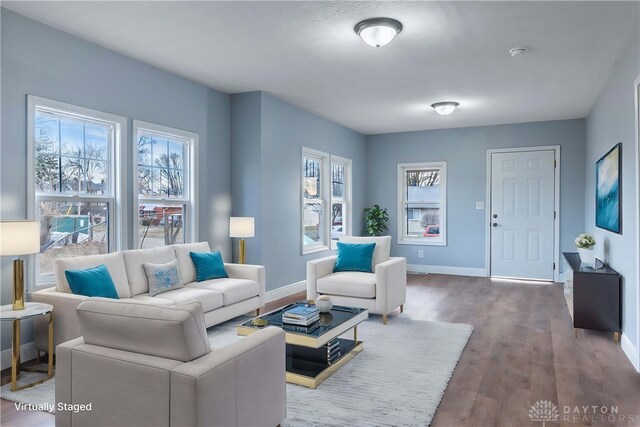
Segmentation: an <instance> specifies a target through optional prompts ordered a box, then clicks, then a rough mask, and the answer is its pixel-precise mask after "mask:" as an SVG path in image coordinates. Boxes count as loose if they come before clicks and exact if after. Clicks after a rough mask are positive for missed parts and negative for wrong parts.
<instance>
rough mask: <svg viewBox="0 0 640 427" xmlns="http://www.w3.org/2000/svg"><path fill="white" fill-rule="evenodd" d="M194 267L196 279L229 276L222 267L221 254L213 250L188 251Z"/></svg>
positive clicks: (199, 280)
mask: <svg viewBox="0 0 640 427" xmlns="http://www.w3.org/2000/svg"><path fill="white" fill-rule="evenodd" d="M189 255H191V260H192V261H193V265H194V267H195V268H196V281H198V282H202V281H205V280H211V279H226V278H228V277H229V275H228V274H227V272H226V271H225V269H224V263H223V262H222V254H220V251H215V252H189Z"/></svg>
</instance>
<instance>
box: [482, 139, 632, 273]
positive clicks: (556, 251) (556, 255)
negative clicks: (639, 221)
mask: <svg viewBox="0 0 640 427" xmlns="http://www.w3.org/2000/svg"><path fill="white" fill-rule="evenodd" d="M551 150H552V151H554V152H555V159H556V168H555V169H554V170H555V176H554V186H555V200H554V204H555V208H554V210H555V211H556V217H555V219H554V220H553V262H554V263H555V265H556V268H555V269H554V270H553V281H554V282H559V281H560V165H561V162H560V146H559V145H542V146H539V147H517V148H491V149H488V150H487V180H486V182H487V193H486V198H485V205H486V209H485V217H486V221H485V226H486V230H485V233H486V248H485V268H486V270H487V277H491V155H492V154H495V153H517V152H522V151H551ZM639 262H640V261H639Z"/></svg>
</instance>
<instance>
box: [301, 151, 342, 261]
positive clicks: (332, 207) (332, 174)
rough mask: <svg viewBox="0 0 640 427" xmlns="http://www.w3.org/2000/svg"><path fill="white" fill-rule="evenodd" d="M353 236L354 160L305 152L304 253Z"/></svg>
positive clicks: (324, 247) (328, 246) (303, 169)
mask: <svg viewBox="0 0 640 427" xmlns="http://www.w3.org/2000/svg"><path fill="white" fill-rule="evenodd" d="M348 234H351V160H349V159H345V158H343V157H338V156H330V155H329V154H328V153H323V152H321V151H316V150H312V149H310V148H303V149H302V253H303V254H307V253H313V252H318V251H323V250H328V249H330V248H335V247H336V242H337V241H338V239H339V238H340V236H343V235H348Z"/></svg>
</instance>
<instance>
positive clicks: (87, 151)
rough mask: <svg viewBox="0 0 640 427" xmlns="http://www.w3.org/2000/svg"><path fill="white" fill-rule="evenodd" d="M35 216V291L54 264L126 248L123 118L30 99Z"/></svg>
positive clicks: (32, 212)
mask: <svg viewBox="0 0 640 427" xmlns="http://www.w3.org/2000/svg"><path fill="white" fill-rule="evenodd" d="M28 111H29V117H28V120H29V123H30V126H29V130H28V140H29V141H30V144H29V158H30V161H29V164H30V165H31V173H30V176H31V177H32V180H33V185H30V187H31V190H30V192H31V193H32V196H33V197H31V195H30V197H29V215H30V216H31V215H33V216H34V217H36V218H38V219H39V220H40V246H41V249H40V253H39V254H38V255H37V262H36V269H35V276H36V285H43V284H46V283H51V282H52V281H53V263H54V260H55V259H56V258H60V257H73V256H78V255H96V254H104V253H108V252H111V251H114V250H116V249H119V248H120V245H121V242H122V236H123V233H124V231H123V230H124V228H123V227H117V226H116V223H117V222H118V218H119V217H120V216H122V209H123V207H122V206H121V205H122V204H121V203H120V201H121V200H122V198H121V196H120V195H121V187H120V185H121V179H120V174H119V172H118V171H119V169H120V141H121V140H122V134H123V132H124V129H125V128H126V121H125V119H123V118H121V117H117V116H113V115H110V114H106V113H101V112H99V111H93V110H89V109H85V108H81V107H76V106H73V105H68V104H63V103H59V102H55V101H50V100H46V99H42V98H37V97H33V96H29V98H28Z"/></svg>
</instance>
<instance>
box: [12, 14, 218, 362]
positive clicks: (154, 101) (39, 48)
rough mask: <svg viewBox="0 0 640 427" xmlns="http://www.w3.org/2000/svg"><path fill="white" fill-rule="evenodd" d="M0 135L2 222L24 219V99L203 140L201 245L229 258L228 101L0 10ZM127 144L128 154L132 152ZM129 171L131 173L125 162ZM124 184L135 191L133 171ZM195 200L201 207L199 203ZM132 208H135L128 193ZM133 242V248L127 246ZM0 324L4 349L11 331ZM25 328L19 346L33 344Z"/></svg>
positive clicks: (201, 146)
mask: <svg viewBox="0 0 640 427" xmlns="http://www.w3.org/2000/svg"><path fill="white" fill-rule="evenodd" d="M0 10H1V14H2V28H1V31H2V33H1V36H2V56H1V61H2V81H1V90H2V103H1V108H2V119H1V125H2V131H1V138H2V140H1V142H0V153H1V156H2V158H1V160H0V165H1V168H0V169H1V170H0V192H1V194H2V199H1V203H0V218H2V219H18V218H25V217H26V206H27V201H26V194H27V177H26V172H25V165H26V153H27V146H26V135H25V130H26V127H27V124H26V123H25V121H26V95H27V94H32V95H37V96H41V97H44V98H49V99H53V100H56V101H62V102H66V103H70V104H74V105H79V106H82V107H87V108H92V109H95V110H100V111H104V112H108V113H112V114H117V115H120V116H124V117H127V118H129V119H130V120H129V132H131V119H139V120H144V121H148V122H152V123H157V124H161V125H165V126H171V127H175V128H179V129H184V130H188V131H192V132H196V133H198V134H199V135H200V155H199V168H200V176H204V177H206V179H201V180H200V181H199V186H200V187H199V194H198V196H197V200H196V203H197V204H198V205H199V214H200V236H199V237H200V240H208V241H209V242H211V243H212V244H215V245H216V246H218V247H219V248H220V249H221V250H223V251H224V252H225V253H226V254H227V255H229V254H230V245H229V239H228V237H227V236H228V217H229V212H230V194H229V193H230V188H229V186H230V184H229V178H230V169H229V164H230V144H229V120H230V119H229V114H230V112H229V105H230V100H229V95H226V94H223V93H221V92H218V91H215V90H213V89H210V88H207V87H205V86H203V85H200V84H197V83H193V82H191V81H189V80H186V79H183V78H181V77H177V76H175V75H172V74H170V73H167V72H164V71H161V70H159V69H157V68H154V67H151V66H149V65H146V64H143V63H141V62H139V61H135V60H133V59H131V58H128V57H125V56H123V55H120V54H117V53H115V52H112V51H110V50H107V49H104V48H101V47H99V46H96V45H94V44H92V43H89V42H87V41H84V40H81V39H79V38H77V37H74V36H72V35H69V34H67V33H64V32H61V31H58V30H55V29H53V28H51V27H48V26H45V25H43V24H40V23H37V22H35V21H32V20H30V19H27V18H25V17H23V16H21V15H18V14H15V13H13V12H10V11H8V10H6V9H0ZM130 141H131V138H130V136H129V138H128V139H127V144H128V145H127V147H126V153H130V152H131V148H130V147H131V145H130ZM127 159H128V160H127V164H126V168H127V171H131V170H132V168H133V164H132V161H133V159H131V156H127ZM128 175H129V179H130V182H129V186H128V188H133V185H132V184H133V182H132V181H131V180H132V177H131V173H130V172H129V173H128ZM199 201H202V202H200V203H198V202H199ZM128 203H129V206H133V204H132V203H133V195H132V194H130V197H129V201H128ZM132 237H133V236H131V242H130V243H132V240H133V239H132ZM1 262H2V264H1V267H2V270H1V271H2V273H1V276H0V279H1V280H2V294H1V299H2V304H8V303H10V301H11V292H10V288H11V286H10V283H11V277H12V273H11V260H10V259H8V258H7V257H3V258H2V261H1ZM5 323H6V322H3V323H2V349H5V348H9V346H10V341H11V329H10V326H9V325H5ZM30 329H31V328H29V326H28V325H25V326H24V328H23V330H24V333H23V342H29V341H31V339H32V336H31V330H30Z"/></svg>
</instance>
